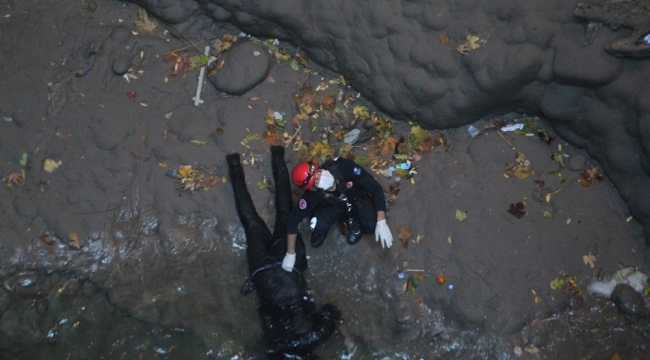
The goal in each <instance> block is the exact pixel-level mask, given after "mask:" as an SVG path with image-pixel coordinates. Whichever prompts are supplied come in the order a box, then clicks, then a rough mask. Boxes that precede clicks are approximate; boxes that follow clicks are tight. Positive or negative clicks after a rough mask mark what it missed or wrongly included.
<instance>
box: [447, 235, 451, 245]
mask: <svg viewBox="0 0 650 360" xmlns="http://www.w3.org/2000/svg"><path fill="white" fill-rule="evenodd" d="M447 242H448V243H450V244H451V236H447Z"/></svg>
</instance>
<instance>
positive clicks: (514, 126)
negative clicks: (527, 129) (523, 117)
mask: <svg viewBox="0 0 650 360" xmlns="http://www.w3.org/2000/svg"><path fill="white" fill-rule="evenodd" d="M523 128H524V124H523V123H519V124H510V125H506V126H504V127H502V128H501V131H515V130H521V129H523Z"/></svg>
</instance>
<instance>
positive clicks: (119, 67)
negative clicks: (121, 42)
mask: <svg viewBox="0 0 650 360" xmlns="http://www.w3.org/2000/svg"><path fill="white" fill-rule="evenodd" d="M111 68H112V69H113V73H115V75H119V76H122V75H124V74H126V72H127V71H129V69H130V68H131V58H129V57H128V56H126V55H120V56H118V57H116V58H115V59H113V62H112V63H111Z"/></svg>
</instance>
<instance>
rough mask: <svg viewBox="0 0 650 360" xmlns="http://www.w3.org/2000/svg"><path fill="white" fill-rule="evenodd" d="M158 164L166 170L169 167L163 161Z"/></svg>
mask: <svg viewBox="0 0 650 360" xmlns="http://www.w3.org/2000/svg"><path fill="white" fill-rule="evenodd" d="M158 166H160V167H161V168H163V169H165V170H167V169H168V168H169V166H167V164H165V163H164V162H161V163H158Z"/></svg>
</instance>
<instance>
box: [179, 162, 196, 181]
mask: <svg viewBox="0 0 650 360" xmlns="http://www.w3.org/2000/svg"><path fill="white" fill-rule="evenodd" d="M195 171H196V170H193V169H192V165H182V166H179V167H178V170H177V172H178V175H179V176H180V177H182V178H183V179H187V178H189V177H190V176H191V175H192V174H194V172H195Z"/></svg>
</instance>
